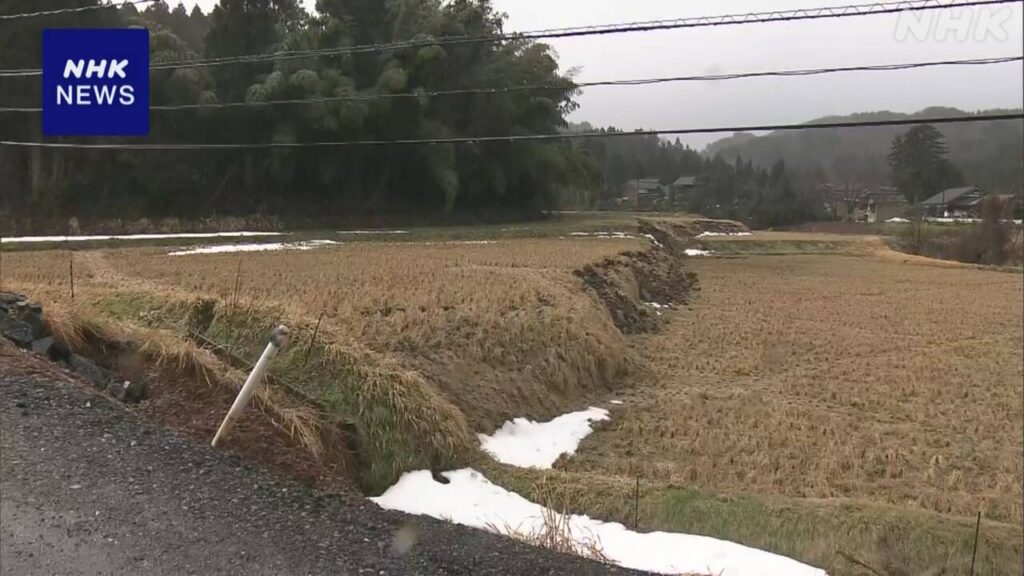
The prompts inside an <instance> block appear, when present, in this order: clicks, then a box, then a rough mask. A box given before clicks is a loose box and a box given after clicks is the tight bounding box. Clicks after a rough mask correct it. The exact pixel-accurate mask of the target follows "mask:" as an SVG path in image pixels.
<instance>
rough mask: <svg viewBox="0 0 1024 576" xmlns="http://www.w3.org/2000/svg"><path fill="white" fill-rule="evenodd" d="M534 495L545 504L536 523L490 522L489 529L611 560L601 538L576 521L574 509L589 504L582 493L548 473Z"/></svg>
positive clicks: (566, 551)
mask: <svg viewBox="0 0 1024 576" xmlns="http://www.w3.org/2000/svg"><path fill="white" fill-rule="evenodd" d="M531 494H532V495H533V499H534V501H536V502H537V503H538V504H539V505H540V506H542V507H543V510H542V512H541V515H540V518H539V523H538V524H537V525H536V526H519V525H516V526H513V525H510V524H507V523H506V524H502V525H500V526H499V525H496V524H489V525H488V526H487V530H489V531H491V532H494V533H495V534H501V535H504V536H510V537H512V538H515V539H516V540H519V541H521V542H526V543H527V544H530V545H532V546H537V547H540V548H547V549H548V550H554V551H555V552H560V553H562V554H573V555H575V556H582V557H584V558H589V559H590V560H595V561H597V562H604V563H609V562H610V560H609V558H608V556H606V555H605V553H604V546H603V545H602V544H601V538H600V537H599V536H597V535H595V534H592V533H590V531H589V530H587V529H586V528H585V527H583V526H579V525H574V524H573V522H572V514H573V511H574V510H579V509H581V508H585V507H586V505H585V503H583V502H580V501H579V495H578V494H573V493H572V492H571V491H570V490H567V489H566V487H565V486H564V485H561V484H558V483H555V482H549V481H548V478H547V476H542V477H541V478H540V479H539V480H538V481H537V482H535V483H534V485H533V487H532V489H531Z"/></svg>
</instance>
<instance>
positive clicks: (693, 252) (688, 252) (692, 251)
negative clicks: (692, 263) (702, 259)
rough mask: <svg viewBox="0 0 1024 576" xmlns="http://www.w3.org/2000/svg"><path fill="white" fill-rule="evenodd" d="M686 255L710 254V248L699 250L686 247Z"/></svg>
mask: <svg viewBox="0 0 1024 576" xmlns="http://www.w3.org/2000/svg"><path fill="white" fill-rule="evenodd" d="M686 255H687V256H711V251H710V250H699V249H697V248H687V249H686Z"/></svg>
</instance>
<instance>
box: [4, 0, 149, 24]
mask: <svg viewBox="0 0 1024 576" xmlns="http://www.w3.org/2000/svg"><path fill="white" fill-rule="evenodd" d="M156 1H157V0H126V1H125V2H122V3H121V5H122V6H127V5H128V4H148V3H150V2H156ZM116 7H117V6H116V5H114V4H97V5H95V6H81V7H79V8H60V9H58V10H43V11H42V12H25V13H22V14H0V20H14V19H16V18H32V17H35V16H50V15H52V14H69V13H72V12H85V11H88V10H102V9H103V8H116Z"/></svg>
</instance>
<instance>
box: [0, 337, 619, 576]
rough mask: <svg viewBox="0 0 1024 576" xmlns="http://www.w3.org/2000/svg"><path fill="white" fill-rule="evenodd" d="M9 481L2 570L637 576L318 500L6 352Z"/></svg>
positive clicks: (354, 501)
mask: <svg viewBox="0 0 1024 576" xmlns="http://www.w3.org/2000/svg"><path fill="white" fill-rule="evenodd" d="M0 472H2V474H0V573H2V574H11V575H15V574H17V575H34V574H45V575H54V574H61V575H71V574H89V575H98V574H168V575H170V574H173V575H183V574H202V575H204V576H206V575H211V574H247V575H261V574H375V575H378V576H381V575H386V574H403V575H404V574H467V575H468V574H473V575H486V574H524V575H525V574H529V575H531V576H532V575H543V574H574V575H575V574H580V575H586V574H626V573H629V572H628V571H626V570H622V569H618V568H614V567H609V566H604V565H600V564H597V563H592V562H588V561H585V560H582V559H579V558H574V557H568V556H561V555H558V554H554V553H551V552H548V551H545V550H540V549H536V548H533V547H530V546H526V545H523V544H520V543H517V542H514V541H512V540H509V539H507V538H501V537H497V536H494V535H491V534H487V533H484V532H481V531H477V530H472V529H468V528H464V527H460V526H454V525H451V524H447V523H444V522H439V521H435V520H431V519H428V518H419V517H412V516H407V515H404V514H399V513H394V512H389V511H385V510H382V509H380V508H378V507H377V506H376V505H375V504H373V503H371V502H369V501H367V500H365V499H363V498H361V497H359V496H356V495H337V494H325V493H318V492H316V491H313V490H311V489H309V488H306V487H304V486H302V485H299V484H296V483H294V482H291V481H289V480H286V479H282V478H279V477H276V476H275V475H273V474H272V473H271V472H269V471H267V470H263V469H259V468H257V467H255V466H253V465H250V464H248V463H246V462H244V461H242V460H241V458H239V457H237V456H234V455H232V454H230V453H226V452H221V451H214V450H212V449H211V448H209V447H208V446H206V445H203V444H200V443H197V442H194V441H192V440H190V439H188V438H185V437H183V436H180V435H178V434H176V433H175V432H173V431H171V430H167V429H163V428H159V427H157V426H156V425H154V424H151V423H149V422H146V421H143V420H141V419H140V418H139V417H138V416H137V415H136V414H135V413H134V412H132V411H131V410H129V409H127V408H125V407H124V406H122V405H121V404H119V403H117V402H115V401H113V400H110V399H108V398H106V397H103V396H100V395H98V394H97V393H95V392H93V391H92V390H91V389H89V388H88V387H87V386H86V385H83V384H80V383H77V382H73V381H67V380H66V379H62V378H57V377H52V376H46V375H39V374H36V375H29V374H25V373H22V372H21V371H19V370H15V369H13V368H12V367H10V366H5V363H4V359H3V358H2V357H0ZM400 532H401V533H402V534H405V535H408V534H417V535H418V538H416V543H415V544H414V545H413V546H412V548H411V549H409V550H408V551H406V552H405V553H404V554H400V553H398V552H397V551H395V550H394V548H393V543H394V542H395V535H396V534H397V533H400Z"/></svg>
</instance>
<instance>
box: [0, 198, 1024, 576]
mask: <svg viewBox="0 0 1024 576" xmlns="http://www.w3.org/2000/svg"><path fill="white" fill-rule="evenodd" d="M692 224H693V223H692V222H691V221H687V220H678V221H675V222H673V223H672V227H673V229H674V230H675V231H676V232H677V234H678V235H679V236H680V237H682V242H683V245H685V246H687V247H693V248H699V249H701V250H707V251H710V253H711V254H710V255H709V256H698V257H690V258H686V257H682V256H680V255H679V254H675V255H674V256H672V258H673V259H674V260H672V262H674V263H673V264H671V266H669V264H666V262H668V260H661V261H659V262H660V264H659V266H662V267H664V266H669V267H682V269H684V270H686V271H687V272H692V273H695V274H696V277H697V279H698V281H699V287H700V288H699V292H697V293H695V294H688V293H686V292H685V291H677V292H676V294H677V295H679V297H678V298H677V301H675V302H665V301H663V300H664V299H665V298H666V297H665V296H663V294H666V293H672V290H671V286H669V287H666V286H665V285H664V284H666V283H673V282H675V280H674V279H677V278H679V276H676V275H672V274H660V275H659V274H658V273H655V272H652V271H651V270H655V271H658V270H661V269H662V268H659V267H658V266H653V267H651V266H649V268H648V269H645V270H643V271H639V270H637V269H636V268H635V265H636V262H637V261H638V259H642V258H641V257H640V256H638V254H643V253H649V252H650V251H651V250H655V244H654V243H653V242H652V240H650V239H648V238H645V237H644V236H643V235H642V234H640V233H638V231H637V230H636V223H635V220H634V222H633V224H632V226H631V227H630V226H629V225H628V224H627V223H626V222H625V221H624V220H623V219H622V217H620V216H601V218H600V219H596V220H595V219H592V218H588V217H586V216H585V215H572V216H567V217H566V220H564V221H562V222H561V224H554V223H547V224H544V225H539V226H520V227H515V226H512V227H493V228H486V229H480V228H476V229H472V230H455V229H452V230H441V231H439V232H438V233H437V234H436V235H431V234H430V233H428V232H425V231H416V232H415V233H414V234H410V235H401V234H394V235H388V236H387V237H386V238H374V237H372V236H371V237H368V238H364V237H363V235H358V236H359V241H351V240H352V238H351V237H350V236H345V235H339V236H331V239H332V241H335V242H337V244H327V243H323V244H320V245H318V246H316V247H315V248H310V249H303V250H276V251H260V252H230V251H228V252H222V253H198V254H187V255H182V256H171V255H169V252H172V251H181V249H182V248H188V244H193V243H182V242H177V243H175V241H173V240H164V241H161V244H168V245H166V246H163V245H162V246H152V245H147V246H142V247H128V246H125V245H123V244H100V245H90V246H86V247H83V248H81V249H76V250H74V251H69V250H66V249H63V247H61V246H60V244H55V245H54V246H56V249H49V250H27V249H25V248H24V247H20V248H19V249H18V251H13V252H12V251H7V250H6V247H5V252H4V253H3V254H2V255H0V285H2V287H3V288H4V289H15V290H19V291H24V292H26V293H28V294H30V295H32V297H34V298H36V299H39V300H42V301H43V303H44V305H45V306H46V309H47V310H48V311H52V312H48V314H50V315H51V318H49V321H50V322H51V324H52V325H55V326H58V327H60V326H65V327H64V328H63V329H62V333H67V334H74V333H76V330H77V331H78V332H82V331H83V328H82V327H83V326H85V327H87V328H88V329H89V330H92V331H93V332H97V331H99V332H104V331H105V332H106V333H109V334H119V335H120V337H126V336H125V335H130V336H131V337H132V338H135V339H139V340H142V341H143V349H149V350H152V349H153V348H154V345H153V343H159V342H166V341H167V339H168V338H171V339H174V340H175V341H176V342H179V344H178V345H176V346H177V347H175V346H167V345H163V347H162V348H160V349H161V350H162V351H163V352H162V353H163V354H164V355H165V356H166V355H173V354H172V352H173V353H174V354H176V356H174V358H175V362H177V365H179V366H186V365H187V366H199V367H200V368H202V370H198V369H197V370H198V371H197V374H198V373H200V372H202V373H204V374H211V373H212V374H215V375H217V376H218V377H220V378H222V379H223V380H224V381H225V382H227V383H228V384H229V385H232V383H234V385H237V380H238V378H239V376H238V368H239V367H240V366H244V365H245V364H246V362H248V361H251V359H252V358H254V357H255V356H256V355H258V353H259V350H260V348H261V347H262V345H264V343H265V339H266V335H267V333H268V332H269V329H270V327H272V326H273V325H275V324H277V323H279V322H284V323H287V324H288V325H289V326H290V327H292V328H293V332H294V333H295V338H294V343H293V346H292V348H291V349H290V350H289V352H288V353H287V354H285V355H284V357H283V358H282V359H281V360H280V361H279V362H278V364H277V365H275V368H274V370H273V371H272V373H271V374H272V378H273V382H272V388H274V389H282V390H283V389H287V390H290V391H294V392H297V393H298V394H299V396H297V398H299V399H300V401H299V404H300V405H301V406H300V407H301V408H310V406H313V407H314V408H315V409H313V410H312V412H310V413H309V414H307V417H304V418H305V420H304V421H305V422H307V423H308V424H309V426H310V428H311V429H312V433H310V434H305V436H304V435H303V434H302V433H298V434H295V433H294V432H295V430H297V429H302V424H301V422H299V423H298V424H296V422H295V421H294V420H295V419H294V418H292V420H293V421H292V424H291V427H290V428H289V425H282V426H279V427H281V428H282V429H288V430H292V432H293V435H296V436H298V437H299V438H298V439H297V440H296V443H297V445H301V446H305V447H307V448H309V447H315V446H316V441H313V440H308V438H306V437H307V436H311V435H312V436H316V433H317V431H318V430H319V431H322V430H324V429H326V428H332V427H339V428H340V429H342V430H343V432H344V434H343V435H344V436H345V437H346V438H347V440H346V442H347V443H346V446H347V447H348V448H347V450H349V451H350V452H352V453H353V454H354V456H352V457H350V458H349V459H348V460H346V461H345V462H343V463H342V464H339V465H338V468H340V469H342V470H343V473H345V474H349V475H351V476H352V477H354V478H355V479H356V482H357V483H358V485H359V487H360V488H361V489H362V490H363V491H364V492H366V493H370V494H373V493H380V491H381V490H383V489H384V488H386V487H387V486H389V485H390V484H392V483H393V482H394V481H395V480H396V479H397V477H398V475H400V474H401V472H403V471H407V470H413V469H423V468H429V469H431V470H435V471H437V470H448V469H453V468H455V467H456V466H459V465H462V464H465V463H467V462H473V463H476V465H478V466H480V467H483V469H485V470H486V471H487V475H488V477H489V478H491V479H492V480H493V481H495V482H496V483H498V484H501V485H503V486H505V487H507V488H509V489H514V490H516V491H517V492H519V493H521V494H523V495H526V496H528V497H529V496H530V495H531V493H532V492H535V491H536V490H537V488H536V487H537V486H538V485H543V486H544V490H546V491H551V490H555V491H557V492H558V494H559V498H560V500H561V501H562V502H564V506H565V507H566V508H571V509H572V510H573V511H576V512H581V513H587V514H590V515H592V516H594V517H598V518H603V519H608V520H616V521H622V522H623V523H626V524H629V525H632V524H634V523H636V524H637V525H638V527H639V528H640V529H641V530H667V531H679V532H686V533H693V534H704V535H708V536H714V537H718V538H723V539H727V540H732V541H735V542H739V543H742V544H746V545H749V546H755V547H758V548H762V549H765V550H770V551H774V552H777V553H780V554H785V555H787V556H790V557H793V558H796V559H798V560H801V561H804V562H807V563H810V564H813V565H815V566H820V567H823V568H825V569H827V570H828V571H829V573H830V574H857V575H860V574H874V575H875V576H877V575H878V574H908V575H909V574H953V573H956V574H959V573H966V572H967V571H968V569H969V566H970V562H971V555H972V553H973V545H974V542H973V540H974V531H975V519H976V514H977V513H978V512H981V513H982V518H983V520H982V523H981V537H980V538H979V546H978V555H977V562H978V566H980V567H981V569H980V570H979V571H978V572H977V573H981V574H1019V573H1020V572H1021V570H1022V565H1021V560H1020V558H1021V554H1022V544H1021V543H1022V539H1024V533H1022V528H1021V527H1022V508H1021V502H1022V498H1024V494H1022V491H1021V483H1022V479H1024V469H1022V457H1021V455H1022V453H1024V441H1022V438H1024V424H1022V422H1024V408H1022V394H1021V393H1022V380H1024V356H1022V344H1024V332H1022V330H1024V328H1022V326H1024V310H1022V307H1024V304H1022V298H1024V286H1022V275H1021V273H1020V271H1019V270H1011V271H1009V272H1008V271H1006V270H991V269H982V268H979V267H975V266H967V265H960V264H955V263H947V262H937V261H933V260H928V259H924V258H917V257H910V256H906V255H902V254H898V253H894V252H892V251H890V250H888V249H887V248H886V247H885V245H884V243H883V242H882V241H881V240H880V239H879V238H878V237H876V236H840V235H834V234H822V233H813V234H811V233H799V232H777V233H773V232H768V233H760V232H759V233H755V234H754V235H751V236H737V237H732V236H719V235H716V236H714V237H708V238H694V237H693V236H695V234H694V233H695V232H697V231H699V228H694V227H693V225H692ZM619 231H625V232H626V233H624V234H610V233H611V232H619ZM688 234H689V235H688ZM403 236H404V237H403ZM271 240H272V241H274V242H282V241H283V240H281V239H279V238H273V239H271ZM301 240H303V241H308V240H309V238H308V237H302V238H301ZM659 244H660V243H659ZM54 246H48V247H49V248H54ZM659 250H660V251H659V254H660V253H663V252H664V253H668V252H670V251H671V250H669V249H659ZM662 258H668V256H664V255H663V256H662ZM588 270H589V272H586V271H588ZM584 272H586V273H584ZM72 277H73V278H74V292H75V298H74V300H72V299H71V296H70V295H71V278H72ZM595 278H596V279H597V280H600V282H596V280H595ZM595 282H596V283H595ZM659 284H661V285H659ZM684 296H685V297H684ZM659 301H661V303H660V304H658V305H657V306H653V304H655V303H658V302H659ZM610 302H615V303H616V305H615V306H612V305H611V304H610ZM624 303H625V304H624ZM673 303H674V304H675V305H674V306H672V307H671V309H665V308H662V307H661V306H662V305H664V304H673ZM623 305H628V308H629V310H627V311H629V312H630V313H629V314H626V315H623V309H622V308H621V306H623ZM616 306H619V307H616ZM638 315H639V316H638ZM624 318H626V319H627V320H628V322H634V323H637V322H638V323H639V324H637V325H643V326H644V327H645V329H643V330H628V329H624V328H623V326H624V322H625V323H626V324H628V322H627V321H626V320H624ZM653 319H656V320H657V322H653ZM647 320H652V323H648V322H647ZM641 321H643V322H641ZM68 325H70V326H71V327H70V328H69V327H67V326H68ZM627 327H628V326H627ZM86 331H88V330H86ZM210 344H213V345H214V346H213V347H212V348H211V347H210V346H209V345H210ZM147 345H148V348H147ZM210 350H214V351H215V352H216V353H215V354H214V353H212V352H210ZM157 356H158V357H160V355H159V354H158V355H157ZM232 359H235V360H238V362H236V363H235V365H232ZM164 365H167V364H166V363H165V364H164ZM203 370H205V372H203ZM293 399H294V398H293ZM265 400H266V405H267V406H270V407H273V406H274V403H275V402H278V403H279V404H281V406H278V407H277V409H276V411H275V410H274V409H270V410H268V411H267V414H268V416H269V417H271V418H277V421H276V422H278V421H279V422H284V423H285V424H286V423H287V421H288V418H289V415H291V416H295V415H296V414H298V412H296V410H297V408H296V407H295V406H293V405H292V404H289V403H288V402H285V401H283V400H281V399H278V400H277V401H275V400H274V398H270V397H268V398H267V399H265ZM306 400H309V401H310V402H311V403H310V402H306ZM612 400H615V402H611V401H612ZM620 402H621V403H620ZM293 404H294V403H293ZM591 405H592V406H601V407H604V408H607V409H609V410H610V412H611V418H610V419H609V420H608V421H607V422H603V423H601V424H600V425H599V426H598V428H597V431H596V432H595V433H594V434H592V435H591V436H589V437H588V438H587V439H586V440H585V441H584V442H583V444H582V445H581V447H580V449H579V450H578V452H577V454H576V455H575V456H574V457H572V458H562V459H560V460H559V461H558V462H557V463H556V466H555V469H554V470H552V471H546V472H540V471H531V470H521V469H513V468H511V467H508V466H505V465H502V464H497V463H495V462H493V461H486V460H487V459H486V458H485V457H482V456H481V454H480V451H479V446H478V441H477V439H476V434H477V433H481V432H482V433H490V432H493V431H494V430H495V429H496V428H497V427H498V426H500V425H501V423H502V422H504V421H506V420H509V419H511V418H513V417H523V416H525V417H529V418H532V419H550V418H553V417H555V416H557V415H559V414H562V413H565V412H568V411H570V410H577V409H583V408H586V407H587V406H591ZM289 406H291V407H289ZM296 426H298V428H296ZM321 438H323V435H321Z"/></svg>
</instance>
